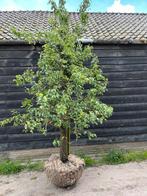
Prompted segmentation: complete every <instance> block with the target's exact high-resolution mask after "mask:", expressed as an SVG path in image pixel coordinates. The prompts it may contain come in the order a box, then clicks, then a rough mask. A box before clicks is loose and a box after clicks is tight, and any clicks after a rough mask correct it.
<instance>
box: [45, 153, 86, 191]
mask: <svg viewBox="0 0 147 196" xmlns="http://www.w3.org/2000/svg"><path fill="white" fill-rule="evenodd" d="M84 166H85V163H84V160H82V159H80V158H79V157H77V156H75V155H72V154H70V155H69V157H68V161H67V162H66V163H63V162H62V161H61V160H60V156H59V155H51V156H50V158H49V159H48V161H46V162H45V171H46V174H47V177H48V179H49V180H50V182H52V183H53V184H55V185H56V186H58V187H62V188H65V187H69V186H72V185H74V184H75V183H76V182H77V181H78V180H79V178H80V177H81V176H82V173H83V170H84Z"/></svg>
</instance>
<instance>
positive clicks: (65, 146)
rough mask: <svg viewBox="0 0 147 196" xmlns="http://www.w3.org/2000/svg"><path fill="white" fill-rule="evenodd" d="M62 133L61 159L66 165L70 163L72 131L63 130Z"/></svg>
mask: <svg viewBox="0 0 147 196" xmlns="http://www.w3.org/2000/svg"><path fill="white" fill-rule="evenodd" d="M60 132H61V138H60V159H61V161H62V162H63V163H65V162H67V161H68V155H69V146H70V130H69V129H63V128H61V129H60Z"/></svg>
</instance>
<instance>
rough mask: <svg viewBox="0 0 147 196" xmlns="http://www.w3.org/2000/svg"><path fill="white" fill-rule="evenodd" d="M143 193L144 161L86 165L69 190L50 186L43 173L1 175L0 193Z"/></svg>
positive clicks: (44, 195)
mask: <svg viewBox="0 0 147 196" xmlns="http://www.w3.org/2000/svg"><path fill="white" fill-rule="evenodd" d="M20 195H21V196H64V195H65V196H75V195H76V196H85V195H87V196H118V195H119V196H146V195H147V162H142V163H129V164H123V165H117V166H101V167H94V168H88V169H86V170H85V171H84V174H83V176H82V178H81V179H80V181H79V182H78V183H77V184H76V185H75V186H74V187H72V188H70V189H66V190H65V189H60V188H56V187H55V186H53V185H51V184H50V183H49V182H48V180H47V177H46V175H45V174H44V172H26V173H20V174H18V175H10V176H0V196H20Z"/></svg>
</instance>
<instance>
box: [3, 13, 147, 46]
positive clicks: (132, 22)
mask: <svg viewBox="0 0 147 196" xmlns="http://www.w3.org/2000/svg"><path fill="white" fill-rule="evenodd" d="M50 15H51V12H47V11H1V12H0V41H1V42H10V41H18V40H17V38H16V37H15V36H14V35H13V34H12V33H11V27H16V28H17V29H18V30H27V31H31V32H37V31H44V30H46V29H48V28H49V26H48V18H49V16H50ZM78 19H79V14H78V13H77V12H71V13H70V22H71V26H73V25H74V24H75V22H76V21H77V20H78ZM83 38H88V39H92V40H93V41H94V42H95V43H101V42H102V43H147V14H137V13H133V14H132V13H125V14H124V13H89V22H88V26H87V31H86V32H85V33H84V34H83Z"/></svg>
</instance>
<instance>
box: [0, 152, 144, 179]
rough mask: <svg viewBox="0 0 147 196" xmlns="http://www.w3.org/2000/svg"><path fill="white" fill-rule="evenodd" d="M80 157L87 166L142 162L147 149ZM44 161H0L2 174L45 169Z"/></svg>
mask: <svg viewBox="0 0 147 196" xmlns="http://www.w3.org/2000/svg"><path fill="white" fill-rule="evenodd" d="M78 156H79V157H81V158H83V159H84V161H85V164H86V167H92V166H98V165H105V164H108V165H116V164H122V163H129V162H134V161H137V162H140V161H144V160H147V151H124V150H118V149H117V150H116V149H112V150H110V151H109V152H108V153H106V154H105V155H103V156H102V158H100V159H95V158H93V157H91V156H90V155H85V154H83V153H80V154H79V155H78ZM43 165H44V163H43V161H36V162H31V161H28V162H25V163H22V162H20V161H10V160H6V161H2V162H0V175H10V174H16V173H19V172H22V171H43Z"/></svg>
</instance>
